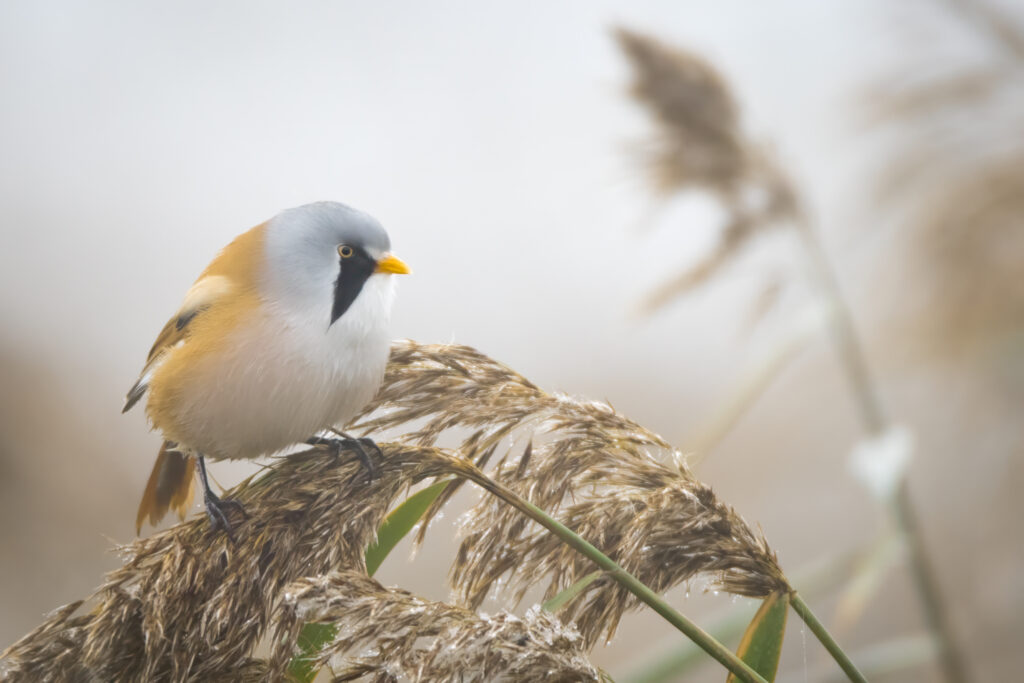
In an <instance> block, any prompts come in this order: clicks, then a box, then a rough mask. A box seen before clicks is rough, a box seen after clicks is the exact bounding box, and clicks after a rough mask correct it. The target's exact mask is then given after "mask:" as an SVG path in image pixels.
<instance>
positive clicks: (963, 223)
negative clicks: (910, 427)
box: [865, 2, 1024, 364]
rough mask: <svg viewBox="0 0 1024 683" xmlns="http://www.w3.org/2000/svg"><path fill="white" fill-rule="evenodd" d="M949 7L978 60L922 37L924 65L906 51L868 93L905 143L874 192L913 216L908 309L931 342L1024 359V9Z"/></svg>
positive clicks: (945, 348) (907, 227)
mask: <svg viewBox="0 0 1024 683" xmlns="http://www.w3.org/2000/svg"><path fill="white" fill-rule="evenodd" d="M949 5H950V7H951V8H952V9H953V10H954V11H953V12H952V13H951V14H948V13H947V12H946V11H945V10H944V11H943V12H942V13H941V18H942V19H944V20H945V21H947V22H948V21H950V20H951V19H952V20H956V21H957V22H958V23H957V24H956V28H957V29H959V30H961V31H966V32H968V34H969V36H970V37H971V38H973V40H972V42H971V47H972V49H973V53H972V54H971V55H970V59H964V58H963V57H962V56H960V57H959V58H953V57H950V56H949V55H948V52H947V53H945V54H944V51H943V50H942V49H941V47H935V46H933V45H921V46H920V47H921V49H920V50H919V52H918V54H917V61H916V62H915V61H912V60H911V59H910V58H907V57H906V56H905V55H906V52H905V51H904V52H901V56H902V59H903V63H902V64H901V65H900V67H899V68H898V69H896V70H895V71H896V75H895V76H894V75H892V74H889V75H888V76H887V77H886V78H885V79H884V80H882V81H881V82H879V83H877V84H876V85H875V86H874V87H873V88H871V90H870V91H869V92H868V94H867V95H868V96H867V97H866V98H865V103H866V108H867V111H868V121H869V123H870V124H872V125H873V126H874V127H875V128H876V129H880V131H882V132H886V133H890V134H891V136H890V137H891V139H892V140H893V141H895V143H894V144H891V145H890V146H889V147H888V148H887V155H886V158H885V159H884V163H883V168H884V170H883V171H882V172H881V173H879V174H878V180H877V182H876V183H875V187H874V190H875V197H876V199H877V200H878V201H879V202H880V203H881V204H882V205H883V206H885V207H886V208H889V209H893V208H895V209H898V210H901V211H902V213H903V215H902V216H901V218H902V225H901V228H904V232H905V233H906V235H907V237H906V238H905V243H904V244H901V247H903V249H904V252H905V258H904V259H903V260H901V261H900V276H899V283H900V286H901V287H903V286H904V283H907V284H908V286H909V287H910V288H911V291H910V292H909V294H910V295H911V297H912V299H913V300H912V302H911V306H912V310H910V311H909V312H907V311H901V312H899V315H898V318H899V319H900V320H908V321H910V324H911V326H912V331H913V332H916V333H917V334H915V335H914V336H915V337H916V338H917V339H919V340H923V341H924V342H925V344H924V345H923V346H924V347H925V350H927V351H931V352H934V353H937V354H939V355H940V356H941V355H947V354H955V353H958V352H961V351H973V352H977V351H979V350H980V351H983V352H985V354H984V355H986V356H989V357H991V356H995V357H997V358H998V357H1000V356H1002V358H1001V360H1004V361H1009V363H1010V364H1015V362H1016V360H1015V359H1016V358H1017V354H1016V353H1015V351H1014V349H1015V348H1016V344H1015V340H1016V339H1019V336H1020V334H1021V331H1022V326H1021V322H1020V321H1021V320H1024V231H1022V230H1021V229H1020V222H1021V216H1024V138H1022V136H1021V135H1020V131H1021V130H1022V128H1024V87H1022V85H1021V84H1022V83H1024V15H1021V14H1019V13H1017V15H1016V16H1014V15H1012V14H1011V13H1010V11H1009V10H1010V6H1009V5H1007V6H1006V8H1005V11H1004V12H1000V11H999V10H998V9H997V7H996V6H995V5H994V4H993V3H988V2H974V3H966V2H951V3H949ZM917 11H919V12H928V11H930V8H928V7H927V6H922V7H920V8H918V9H917ZM940 45H941V43H940ZM957 54H959V53H957ZM967 121H969V122H971V123H970V125H965V122H967ZM908 267H909V269H911V270H912V275H914V276H916V277H908V276H907V275H906V272H905V271H906V270H907V269H908ZM918 283H923V286H922V284H918ZM916 350H917V349H915V351H916Z"/></svg>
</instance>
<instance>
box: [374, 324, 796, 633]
mask: <svg viewBox="0 0 1024 683" xmlns="http://www.w3.org/2000/svg"><path fill="white" fill-rule="evenodd" d="M367 416H368V417H366V418H364V420H363V421H361V422H359V423H358V427H357V428H358V429H362V430H364V431H370V430H374V431H375V430H380V429H397V428H400V427H403V426H408V425H419V426H418V428H416V429H415V430H414V431H411V432H408V433H407V434H405V436H404V437H403V439H404V440H406V441H408V442H410V443H415V444H420V445H433V444H435V443H437V442H438V440H439V439H440V438H441V437H442V435H443V434H444V433H445V432H447V431H449V430H464V431H463V433H464V432H465V431H469V435H468V436H466V437H465V438H464V439H463V440H462V442H461V444H460V445H459V446H458V452H459V453H460V454H461V455H462V457H464V458H467V459H470V460H473V461H475V462H476V464H477V465H478V466H480V467H482V468H483V467H487V466H488V465H489V464H490V463H491V461H492V460H495V459H496V462H494V464H493V466H491V467H490V470H489V471H490V474H491V476H492V477H493V478H494V480H495V481H497V482H498V483H499V484H501V485H503V486H506V487H508V488H509V489H510V490H511V491H513V492H514V493H517V494H518V495H520V496H522V497H523V498H525V499H527V500H529V501H530V502H532V503H533V504H535V505H537V506H538V507H540V508H541V509H543V510H545V511H546V512H548V513H549V514H551V515H552V516H554V517H555V518H557V519H559V520H560V521H562V522H563V523H564V524H566V525H567V526H569V527H570V528H572V529H574V530H576V531H577V532H578V533H580V534H581V535H583V536H584V537H585V538H587V539H588V540H590V541H591V542H592V543H594V544H595V545H596V546H597V547H598V548H599V549H600V550H601V551H602V552H604V553H605V554H606V555H608V556H609V557H611V558H612V559H613V560H615V561H616V562H618V563H619V564H621V565H622V566H623V567H624V568H626V569H627V570H628V571H629V572H630V573H632V574H634V575H635V576H636V577H637V578H639V579H640V580H641V581H642V582H644V583H645V584H647V585H648V586H650V587H652V588H653V589H654V590H655V591H658V592H661V591H664V590H667V589H668V588H671V587H672V586H676V585H679V584H680V583H683V582H686V581H688V580H690V579H692V578H694V577H695V576H697V575H699V574H710V575H711V578H712V580H713V581H715V582H716V585H717V586H719V587H720V588H721V589H722V590H725V591H728V592H731V593H735V594H737V595H746V596H751V597H765V596H767V595H769V594H770V593H772V592H774V591H775V590H779V589H783V590H788V585H787V584H786V580H785V577H784V575H783V573H782V570H781V569H780V568H779V566H778V564H777V561H776V558H775V555H774V553H773V552H772V551H771V550H770V549H769V548H768V545H767V543H766V542H765V540H764V538H763V537H761V536H760V535H758V534H755V533H754V532H753V531H751V529H750V528H749V527H748V526H747V525H746V524H745V523H744V522H743V520H742V519H741V518H740V517H739V516H738V515H737V514H736V513H735V512H734V511H733V510H732V509H731V508H730V507H728V506H726V505H724V504H722V503H721V502H720V501H718V500H717V498H716V497H715V495H714V493H713V492H712V491H711V489H710V488H708V487H707V486H705V485H704V484H702V483H701V482H699V481H697V479H696V478H694V476H693V475H692V473H691V472H690V471H689V469H688V468H687V467H686V464H685V462H684V461H683V459H682V456H681V455H680V454H679V453H678V452H676V451H674V450H672V448H671V447H670V446H669V445H668V444H667V443H666V442H665V441H664V440H663V439H662V438H661V437H659V436H658V435H656V434H654V433H652V432H650V431H648V430H647V429H645V428H644V427H642V426H640V425H638V424H636V423H635V422H633V421H631V420H629V419H627V418H625V417H623V416H621V415H619V414H618V413H616V412H615V411H614V410H613V409H612V408H611V407H610V406H608V405H606V404H602V403H597V402H591V401H580V400H576V399H573V398H570V397H567V396H562V395H553V394H548V393H546V392H544V391H543V390H541V389H539V388H538V387H537V386H535V385H534V384H532V383H531V382H530V381H529V380H527V379H526V378H524V377H523V376H522V375H520V374H518V373H516V372H515V371H513V370H511V369H509V368H507V367H505V366H504V365H502V364H500V363H498V362H496V361H494V360H492V359H490V358H488V357H487V356H484V355H483V354H481V353H479V352H477V351H475V350H474V349H471V348H469V347H465V346H439V345H424V344H418V343H415V342H402V343H399V344H397V345H396V346H395V347H394V348H393V351H392V363H391V364H390V365H389V367H388V371H387V376H386V377H385V380H384V386H383V388H382V389H381V391H380V393H379V394H378V396H377V399H376V401H375V402H374V404H373V405H371V406H370V407H369V408H368V409H367ZM517 439H518V442H517ZM522 441H527V442H528V445H527V446H526V447H525V448H516V447H515V445H516V443H521V442H522ZM657 456H660V457H661V458H662V459H663V460H664V461H665V462H661V461H659V460H658V459H656V457H657ZM451 488H454V487H451ZM443 500H444V499H439V504H443ZM438 509H439V506H438V505H436V506H435V507H434V508H432V510H431V512H430V514H436V512H437V510H438ZM428 521H429V517H428ZM425 528H426V525H424V526H423V527H421V531H422V530H425ZM464 533H465V537H464V539H463V541H462V544H461V546H460V549H459V552H458V555H457V557H456V560H455V563H454V565H453V567H452V585H453V587H454V589H455V590H456V591H457V593H458V594H459V596H460V597H461V599H462V600H464V601H465V602H466V604H468V605H469V606H471V607H473V608H476V607H479V605H480V604H481V603H482V602H483V600H484V598H485V597H486V596H487V595H488V592H489V591H492V590H493V589H494V588H495V587H496V586H499V585H501V589H502V590H503V591H505V592H506V594H508V595H511V597H512V598H513V599H515V600H517V601H518V600H521V599H522V597H523V596H524V595H525V593H526V592H527V591H528V590H529V589H530V588H531V587H533V586H536V585H538V584H539V583H540V582H541V581H542V580H545V579H546V580H547V582H548V585H547V589H546V597H548V598H550V597H552V596H554V595H555V594H556V593H557V592H558V591H560V590H562V589H565V588H567V587H568V586H570V585H572V584H573V583H575V582H577V581H580V580H581V579H583V578H584V577H585V576H586V575H587V574H589V573H590V572H591V571H593V569H594V567H593V565H592V563H590V562H589V561H588V560H586V559H584V558H581V557H579V556H577V554H576V553H575V552H574V551H572V550H571V549H569V548H566V547H565V546H563V545H562V544H561V543H560V542H559V541H557V540H554V539H553V537H551V535H550V534H548V533H546V532H545V531H543V530H541V529H538V528H537V527H536V526H535V525H531V524H529V522H528V520H527V519H525V518H524V517H523V516H522V515H521V514H519V513H518V512H517V511H516V510H515V509H514V508H511V507H510V506H508V505H506V504H505V503H504V502H502V501H501V500H498V499H494V498H483V499H481V501H480V502H479V503H478V504H477V505H476V506H475V507H474V508H473V509H472V510H471V511H470V512H469V513H468V514H467V515H466V518H465V524H464ZM421 540H422V535H421ZM499 579H505V580H507V583H503V584H502V583H499ZM637 604H638V603H637V600H636V598H635V597H633V596H632V595H631V594H630V593H629V592H628V591H626V590H625V589H623V588H622V587H620V586H618V585H617V584H615V583H614V582H612V581H611V580H608V579H602V580H599V581H596V582H594V583H592V584H591V585H590V586H588V588H587V592H586V599H580V600H577V601H575V602H573V603H572V604H570V605H569V606H568V608H567V610H566V614H568V615H569V616H571V617H572V618H573V619H574V620H575V622H576V624H577V626H578V628H579V629H580V632H581V633H582V634H583V636H584V639H585V640H586V642H587V643H588V644H591V645H592V644H593V643H594V642H596V641H597V639H598V638H599V636H600V634H601V633H602V632H605V633H606V634H607V635H608V636H609V637H610V636H611V635H612V634H613V633H614V631H615V626H616V624H617V623H618V621H619V619H620V618H621V617H622V614H623V613H624V612H625V611H626V610H627V609H630V608H632V607H635V606H636V605H637Z"/></svg>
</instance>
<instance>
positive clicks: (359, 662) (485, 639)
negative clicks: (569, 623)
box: [274, 571, 602, 683]
mask: <svg viewBox="0 0 1024 683" xmlns="http://www.w3.org/2000/svg"><path fill="white" fill-rule="evenodd" d="M283 612H284V616H283V617H282V619H281V620H280V622H279V626H280V629H279V638H278V642H279V643H281V644H282V645H283V646H279V647H278V651H277V652H276V653H275V656H274V659H275V660H276V661H279V662H287V661H288V660H289V659H290V658H291V657H292V656H293V654H294V653H293V648H292V643H294V642H295V640H296V636H297V634H298V629H299V627H300V626H301V624H302V623H304V622H307V621H309V622H330V623H332V624H334V625H335V626H336V627H337V629H338V635H337V636H336V637H335V639H334V641H333V642H331V643H329V644H328V645H327V646H326V647H325V648H324V650H323V651H321V652H320V653H319V655H318V656H317V658H316V661H315V662H314V666H315V667H316V668H322V667H325V666H330V667H331V668H332V669H334V679H333V680H335V681H347V680H356V679H366V680H373V681H379V682H380V683H385V682H389V681H398V680H412V681H453V682H454V681H458V682H460V683H461V682H466V683H468V682H471V681H480V682H484V681H499V680H504V681H598V680H602V678H601V676H600V674H599V672H598V671H597V670H596V669H595V668H594V667H593V666H591V664H590V663H589V662H588V661H587V659H586V657H585V655H584V653H583V651H582V650H581V645H582V640H581V638H580V636H579V634H578V633H576V632H575V631H574V630H573V629H572V628H569V627H566V626H564V625H563V624H561V623H560V622H559V621H558V619H557V618H556V617H554V616H552V615H551V614H548V613H547V612H543V611H541V610H539V609H532V610H530V611H529V612H527V614H526V616H525V617H523V618H519V617H517V616H515V615H512V614H509V613H507V612H501V613H499V614H496V615H493V616H487V615H482V614H477V613H475V612H471V611H470V610H467V609H464V608H461V607H456V606H454V605H448V604H445V603H443V602H433V601H430V600H424V599H421V598H419V597H417V596H415V595H413V594H411V593H409V592H407V591H404V590H400V589H394V588H391V589H388V588H384V587H383V586H381V585H380V584H379V583H377V582H376V581H374V580H373V579H371V578H370V577H368V576H366V575H365V574H363V573H360V572H354V571H348V572H336V573H332V574H330V575H328V576H322V577H316V578H310V579H301V580H299V581H296V582H294V583H292V584H290V585H289V586H287V587H286V589H285V599H284V602H283Z"/></svg>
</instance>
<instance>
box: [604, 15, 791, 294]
mask: <svg viewBox="0 0 1024 683" xmlns="http://www.w3.org/2000/svg"><path fill="white" fill-rule="evenodd" d="M615 37H616V38H617V39H618V41H619V45H620V47H621V48H622V50H623V52H625V54H626V56H627V57H628V58H629V61H630V63H631V64H632V66H633V84H632V87H631V89H630V91H631V93H632V95H633V96H634V97H635V98H636V99H637V100H638V101H639V102H640V103H642V104H643V105H645V107H646V109H647V111H648V112H649V113H650V115H651V117H652V118H653V120H654V122H655V124H656V133H655V136H654V138H653V139H652V140H651V141H650V143H649V144H648V145H647V146H646V148H645V149H644V152H643V157H642V160H643V162H644V166H645V167H646V168H647V169H648V172H649V175H650V178H651V185H652V187H653V188H654V190H655V191H656V192H658V193H659V194H661V195H663V196H666V195H673V194H675V193H677V192H680V191H682V190H686V189H691V188H693V189H698V190H703V191H706V192H709V193H711V194H712V195H713V196H714V197H715V198H716V199H717V200H718V201H719V203H720V204H721V205H722V207H723V208H724V209H725V211H726V213H727V218H726V222H725V226H724V228H723V230H722V234H721V236H720V238H719V242H718V244H717V245H716V247H715V248H714V249H713V251H712V252H711V253H710V254H708V255H707V256H705V257H704V258H703V259H702V260H701V261H699V262H698V263H697V264H696V265H693V266H691V267H689V268H686V269H684V270H682V271H681V272H680V273H679V274H678V275H676V276H674V277H673V278H672V279H670V280H668V281H667V282H665V283H664V284H663V285H661V286H660V287H658V288H657V289H656V290H655V291H654V292H652V293H651V295H650V296H649V297H648V299H647V301H646V302H645V303H644V305H643V309H644V311H645V312H648V313H650V312H653V311H655V310H657V309H659V308H661V307H662V306H664V305H665V304H666V303H668V302H670V301H671V300H673V299H674V298H676V297H678V296H680V295H682V294H685V293H687V292H689V291H690V290H691V289H693V288H694V287H696V286H699V285H701V284H703V283H704V282H706V281H707V280H708V278H710V277H712V276H714V275H715V274H717V273H718V272H720V271H721V270H722V269H723V268H724V267H725V266H726V265H728V264H729V263H730V262H731V261H732V260H733V259H734V258H735V257H736V256H738V255H739V254H740V253H741V252H742V251H743V250H744V249H745V248H746V247H747V246H749V245H750V243H751V241H752V240H753V238H755V237H756V236H758V235H760V234H762V233H764V232H766V231H768V230H769V229H770V228H772V227H775V226H777V225H779V224H780V223H785V222H787V221H794V220H795V219H798V218H799V217H800V214H801V209H800V206H799V204H798V201H797V197H796V193H795V192H794V190H793V188H792V186H791V184H790V181H789V179H788V178H787V177H786V175H785V174H784V173H783V172H782V170H781V169H780V168H779V167H778V165H777V164H776V163H775V161H774V160H773V159H772V157H771V155H770V154H769V152H768V150H767V149H765V148H763V147H762V146H759V145H757V144H755V143H754V142H753V141H752V140H750V139H749V138H748V137H747V136H746V135H745V134H744V132H743V130H742V127H741V125H740V113H739V108H738V106H737V104H736V102H735V100H734V99H733V96H732V93H731V92H730V90H729V87H728V84H727V83H726V81H725V79H724V78H723V77H722V75H721V74H719V73H718V71H717V70H716V69H715V68H714V67H713V66H712V65H711V64H709V63H708V62H707V61H705V60H704V59H702V58H701V57H699V56H697V55H696V54H693V53H691V52H687V51H685V50H682V49H679V48H677V47H674V46H668V45H666V44H664V43H662V42H660V41H659V40H657V39H655V38H653V37H651V36H647V35H644V34H642V33H637V32H635V31H631V30H628V29H625V28H621V27H620V28H617V29H616V30H615Z"/></svg>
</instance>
